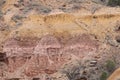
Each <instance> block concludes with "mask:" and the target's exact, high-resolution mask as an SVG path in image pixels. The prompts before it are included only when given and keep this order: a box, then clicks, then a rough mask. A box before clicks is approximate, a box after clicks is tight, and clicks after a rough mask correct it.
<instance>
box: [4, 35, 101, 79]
mask: <svg viewBox="0 0 120 80" xmlns="http://www.w3.org/2000/svg"><path fill="white" fill-rule="evenodd" d="M98 47H99V43H98V42H97V41H96V40H94V39H93V38H92V37H91V36H90V35H88V34H81V35H78V36H74V37H71V38H70V39H69V41H67V42H66V43H65V44H63V43H62V42H61V41H60V40H59V39H58V38H56V37H55V36H52V35H45V36H42V37H41V38H39V39H38V38H23V39H20V38H18V39H15V38H11V39H8V40H6V42H5V44H4V47H3V51H4V52H5V53H6V55H5V56H6V58H7V60H8V63H7V65H8V69H7V70H8V73H9V75H11V74H14V73H16V72H17V71H18V70H20V71H19V73H20V74H19V75H17V76H18V77H22V76H21V75H22V74H23V73H24V74H25V75H26V76H28V77H33V76H37V75H38V74H44V73H46V74H53V73H55V72H57V70H59V69H60V68H61V67H62V66H64V64H65V63H67V62H69V61H71V60H74V59H78V60H81V59H83V58H85V57H88V56H89V54H97V53H96V51H97V49H98ZM87 55H88V56H87ZM92 56H94V55H92Z"/></svg>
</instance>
